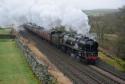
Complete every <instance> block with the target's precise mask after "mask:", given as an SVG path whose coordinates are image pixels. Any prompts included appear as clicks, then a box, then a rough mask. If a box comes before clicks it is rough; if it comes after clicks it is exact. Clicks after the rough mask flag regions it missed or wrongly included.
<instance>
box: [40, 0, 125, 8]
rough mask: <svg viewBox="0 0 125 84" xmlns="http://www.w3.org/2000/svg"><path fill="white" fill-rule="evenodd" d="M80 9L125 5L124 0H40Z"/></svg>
mask: <svg viewBox="0 0 125 84" xmlns="http://www.w3.org/2000/svg"><path fill="white" fill-rule="evenodd" d="M41 1H43V2H45V3H51V2H52V3H53V2H54V3H55V4H60V5H64V6H74V7H75V8H82V9H117V8H120V7H122V6H123V5H125V0H41Z"/></svg>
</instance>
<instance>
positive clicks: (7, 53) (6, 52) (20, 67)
mask: <svg viewBox="0 0 125 84" xmlns="http://www.w3.org/2000/svg"><path fill="white" fill-rule="evenodd" d="M0 32H2V30H1V29H0ZM4 32H5V33H7V32H6V31H4ZM0 84H39V81H38V80H37V79H36V77H35V76H34V74H33V73H32V70H31V68H30V67H29V66H28V63H27V62H26V59H25V57H24V56H23V54H22V52H21V51H20V49H19V48H18V47H17V45H16V42H15V41H14V40H13V39H0Z"/></svg>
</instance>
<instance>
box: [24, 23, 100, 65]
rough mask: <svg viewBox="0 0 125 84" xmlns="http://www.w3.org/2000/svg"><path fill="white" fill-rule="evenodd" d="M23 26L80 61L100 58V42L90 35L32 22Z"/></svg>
mask: <svg viewBox="0 0 125 84" xmlns="http://www.w3.org/2000/svg"><path fill="white" fill-rule="evenodd" d="M23 27H24V28H26V29H27V30H29V31H31V32H33V33H35V34H37V35H38V36H40V37H41V38H42V39H44V40H46V41H48V42H49V43H51V44H53V45H55V46H56V47H57V48H59V49H61V50H62V51H63V52H65V53H67V54H69V55H70V56H73V57H75V58H76V59H79V60H80V61H84V62H86V63H89V64H90V63H91V64H95V63H96V62H97V60H98V43H97V42H96V41H94V40H93V39H90V38H89V37H86V36H82V35H80V34H76V33H71V32H67V31H62V30H58V29H51V30H46V29H44V28H43V27H40V26H37V25H35V24H32V23H28V24H24V25H23Z"/></svg>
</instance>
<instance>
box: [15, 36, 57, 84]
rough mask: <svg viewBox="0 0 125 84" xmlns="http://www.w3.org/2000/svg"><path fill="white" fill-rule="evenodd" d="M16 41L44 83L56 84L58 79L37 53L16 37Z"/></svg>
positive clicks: (34, 71)
mask: <svg viewBox="0 0 125 84" xmlns="http://www.w3.org/2000/svg"><path fill="white" fill-rule="evenodd" d="M15 40H16V43H17V45H18V46H19V48H21V50H22V51H23V53H24V56H25V58H26V60H27V62H28V64H29V66H31V68H32V71H33V73H34V74H35V75H36V76H37V77H38V79H39V80H40V81H41V83H42V84H55V83H57V82H56V79H54V77H53V76H51V75H50V74H49V73H48V67H47V66H46V65H45V64H44V63H43V62H42V61H40V60H38V59H37V58H36V56H35V54H34V53H33V52H32V51H31V50H30V49H29V48H28V47H27V45H25V44H24V43H22V42H21V41H20V39H19V38H18V37H16V39H15Z"/></svg>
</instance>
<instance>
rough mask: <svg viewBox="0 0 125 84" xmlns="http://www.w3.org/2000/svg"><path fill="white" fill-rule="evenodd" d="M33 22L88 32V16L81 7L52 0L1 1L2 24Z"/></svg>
mask: <svg viewBox="0 0 125 84" xmlns="http://www.w3.org/2000/svg"><path fill="white" fill-rule="evenodd" d="M28 22H32V23H35V24H37V25H40V26H43V27H44V28H46V29H50V28H54V27H59V26H65V27H66V29H67V30H68V29H69V28H71V29H73V30H75V31H77V32H78V33H82V34H83V35H85V34H87V33H88V32H89V30H90V26H89V24H88V17H87V15H86V14H85V13H83V12H82V11H81V9H77V8H75V7H73V6H70V5H62V4H58V5H56V2H54V1H52V0H3V1H1V2H0V25H2V26H5V25H12V24H14V25H21V24H23V23H28Z"/></svg>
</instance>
